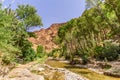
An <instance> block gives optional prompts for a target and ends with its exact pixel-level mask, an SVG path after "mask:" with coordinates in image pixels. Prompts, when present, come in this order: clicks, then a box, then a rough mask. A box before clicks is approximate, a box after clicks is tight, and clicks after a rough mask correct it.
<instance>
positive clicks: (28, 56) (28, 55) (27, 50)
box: [21, 40, 36, 62]
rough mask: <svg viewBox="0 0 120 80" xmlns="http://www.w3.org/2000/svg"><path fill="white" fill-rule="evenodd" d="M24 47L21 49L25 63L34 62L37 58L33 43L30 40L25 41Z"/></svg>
mask: <svg viewBox="0 0 120 80" xmlns="http://www.w3.org/2000/svg"><path fill="white" fill-rule="evenodd" d="M23 44H24V45H23V47H22V48H21V52H22V58H23V60H25V61H28V62H29V61H33V60H34V58H35V57H36V54H35V51H34V49H33V48H32V43H30V42H29V41H28V40H24V41H23Z"/></svg>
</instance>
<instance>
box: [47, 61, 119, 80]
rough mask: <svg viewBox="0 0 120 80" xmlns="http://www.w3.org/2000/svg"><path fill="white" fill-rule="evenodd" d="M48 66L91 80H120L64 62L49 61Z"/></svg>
mask: <svg viewBox="0 0 120 80" xmlns="http://www.w3.org/2000/svg"><path fill="white" fill-rule="evenodd" d="M46 64H48V65H50V66H52V67H54V68H66V69H68V70H70V71H72V72H74V73H77V74H79V75H82V76H84V77H86V78H88V79H89V80H120V78H115V77H111V76H106V75H103V74H98V73H96V72H94V71H91V70H89V69H84V68H78V67H74V66H73V65H70V64H68V63H64V62H60V61H57V60H47V61H46Z"/></svg>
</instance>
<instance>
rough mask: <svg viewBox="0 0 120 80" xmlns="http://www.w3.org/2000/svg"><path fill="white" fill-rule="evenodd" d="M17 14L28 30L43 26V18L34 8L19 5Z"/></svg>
mask: <svg viewBox="0 0 120 80" xmlns="http://www.w3.org/2000/svg"><path fill="white" fill-rule="evenodd" d="M16 12H17V17H18V19H19V20H21V21H22V22H23V25H24V27H25V29H26V30H28V29H29V28H30V27H33V26H42V21H41V18H40V16H39V15H38V14H37V13H36V12H37V11H36V9H35V8H34V7H33V6H30V5H19V6H18V8H17V9H16Z"/></svg>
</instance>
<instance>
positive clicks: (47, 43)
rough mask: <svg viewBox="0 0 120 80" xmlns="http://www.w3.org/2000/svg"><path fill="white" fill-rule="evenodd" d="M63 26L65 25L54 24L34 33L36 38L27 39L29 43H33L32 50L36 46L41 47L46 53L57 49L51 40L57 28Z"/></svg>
mask: <svg viewBox="0 0 120 80" xmlns="http://www.w3.org/2000/svg"><path fill="white" fill-rule="evenodd" d="M64 24H65V23H56V24H52V25H51V26H50V27H49V28H47V29H41V30H39V31H35V32H34V33H35V34H36V36H37V38H33V37H31V38H29V41H31V42H32V43H33V48H34V49H36V48H37V46H38V45H42V46H43V47H44V48H45V50H46V51H47V52H50V51H52V49H54V48H58V46H57V45H56V44H55V43H54V42H53V38H54V37H55V36H56V35H57V32H58V29H59V27H60V26H61V25H64Z"/></svg>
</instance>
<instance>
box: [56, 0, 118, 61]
mask: <svg viewBox="0 0 120 80" xmlns="http://www.w3.org/2000/svg"><path fill="white" fill-rule="evenodd" d="M86 3H87V5H86V6H87V9H86V10H85V11H84V13H83V14H82V16H81V17H79V18H75V19H72V20H70V21H68V22H67V23H66V24H65V25H63V26H61V27H60V28H59V30H58V36H57V37H56V40H57V44H59V46H60V48H61V50H60V51H61V54H62V55H63V56H65V57H68V58H69V59H70V61H72V60H74V58H75V56H76V55H77V56H78V57H81V58H82V59H83V61H84V62H85V63H86V62H87V61H89V58H93V57H94V56H95V57H96V58H100V59H102V60H104V59H105V58H106V59H108V60H116V59H117V57H118V54H119V51H120V50H119V46H118V45H113V44H105V43H104V41H105V40H109V39H111V40H113V42H116V41H117V42H120V39H119V36H120V35H119V32H120V14H119V10H120V9H119V7H120V1H119V0H114V1H111V0H105V1H104V2H103V0H86Z"/></svg>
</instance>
